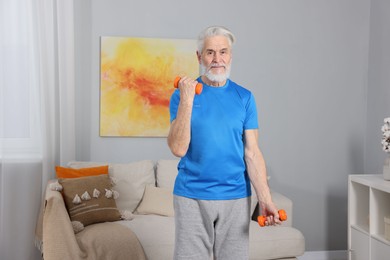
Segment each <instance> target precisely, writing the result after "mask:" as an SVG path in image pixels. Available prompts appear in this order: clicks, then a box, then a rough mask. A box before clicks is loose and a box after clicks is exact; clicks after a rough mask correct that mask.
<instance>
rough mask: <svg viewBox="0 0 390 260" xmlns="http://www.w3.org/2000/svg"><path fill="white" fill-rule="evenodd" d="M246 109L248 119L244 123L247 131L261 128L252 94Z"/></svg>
mask: <svg viewBox="0 0 390 260" xmlns="http://www.w3.org/2000/svg"><path fill="white" fill-rule="evenodd" d="M245 109H246V117H245V122H244V129H245V130H246V129H257V128H259V123H258V119H257V107H256V101H255V98H254V96H253V95H252V93H251V94H250V96H249V99H248V101H247V103H246V106H245Z"/></svg>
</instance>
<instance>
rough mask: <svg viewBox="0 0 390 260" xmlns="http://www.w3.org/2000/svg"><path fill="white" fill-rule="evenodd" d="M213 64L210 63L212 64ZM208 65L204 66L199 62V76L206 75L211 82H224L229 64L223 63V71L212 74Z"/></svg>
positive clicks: (228, 73)
mask: <svg viewBox="0 0 390 260" xmlns="http://www.w3.org/2000/svg"><path fill="white" fill-rule="evenodd" d="M213 65H214V64H211V65H210V67H211V66H213ZM210 67H208V68H207V67H206V66H205V65H203V64H202V63H200V64H199V72H200V75H201V76H203V75H204V76H206V77H207V78H208V79H209V80H210V81H212V82H224V81H225V80H227V79H228V78H229V76H230V69H231V65H225V73H222V74H213V73H212V72H211V70H210Z"/></svg>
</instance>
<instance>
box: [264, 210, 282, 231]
mask: <svg viewBox="0 0 390 260" xmlns="http://www.w3.org/2000/svg"><path fill="white" fill-rule="evenodd" d="M278 213H279V219H280V221H285V220H287V213H286V211H285V210H284V209H280V210H279V211H278ZM266 219H267V217H266V216H258V217H257V222H258V223H259V225H260V227H264V226H265V221H266Z"/></svg>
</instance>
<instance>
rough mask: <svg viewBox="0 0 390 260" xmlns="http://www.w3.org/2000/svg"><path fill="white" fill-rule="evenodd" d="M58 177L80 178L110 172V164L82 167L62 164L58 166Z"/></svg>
mask: <svg viewBox="0 0 390 260" xmlns="http://www.w3.org/2000/svg"><path fill="white" fill-rule="evenodd" d="M55 169H56V174H57V178H79V177H86V176H95V175H100V174H108V165H104V166H96V167H87V168H80V169H72V168H66V167H61V166H56V167H55Z"/></svg>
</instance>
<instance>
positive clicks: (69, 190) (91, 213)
mask: <svg viewBox="0 0 390 260" xmlns="http://www.w3.org/2000/svg"><path fill="white" fill-rule="evenodd" d="M58 182H59V183H60V184H61V185H62V187H63V190H62V194H63V197H64V201H65V205H66V208H67V211H68V213H69V217H70V219H71V221H79V222H81V223H82V224H83V225H84V226H87V225H91V224H94V223H99V222H106V221H117V220H120V219H121V214H120V213H119V211H118V208H117V206H116V203H115V197H116V196H118V194H117V193H116V192H115V191H114V190H113V189H112V184H111V180H110V177H109V176H108V175H107V174H103V175H97V176H90V177H80V178H71V179H59V180H58Z"/></svg>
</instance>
